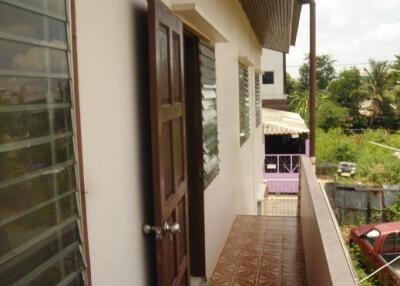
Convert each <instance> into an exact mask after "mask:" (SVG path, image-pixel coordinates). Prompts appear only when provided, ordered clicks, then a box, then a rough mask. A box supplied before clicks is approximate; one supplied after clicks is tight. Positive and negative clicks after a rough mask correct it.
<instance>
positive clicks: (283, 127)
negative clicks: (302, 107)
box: [262, 108, 309, 135]
mask: <svg viewBox="0 0 400 286" xmlns="http://www.w3.org/2000/svg"><path fill="white" fill-rule="evenodd" d="M262 122H263V129H264V134H266V135H284V134H302V133H308V132H309V130H308V128H307V125H306V123H305V122H304V120H303V118H301V116H300V115H299V114H297V113H295V112H289V111H281V110H275V109H270V108H263V110H262Z"/></svg>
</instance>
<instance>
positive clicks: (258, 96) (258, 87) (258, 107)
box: [254, 72, 262, 128]
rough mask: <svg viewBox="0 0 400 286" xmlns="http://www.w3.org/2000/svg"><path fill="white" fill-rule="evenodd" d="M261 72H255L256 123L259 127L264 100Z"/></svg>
mask: <svg viewBox="0 0 400 286" xmlns="http://www.w3.org/2000/svg"><path fill="white" fill-rule="evenodd" d="M260 78H261V77H260V73H259V72H255V73H254V97H255V103H254V104H255V117H256V120H255V123H256V128H258V127H259V126H260V124H261V122H262V100H261V83H260V81H261V79H260Z"/></svg>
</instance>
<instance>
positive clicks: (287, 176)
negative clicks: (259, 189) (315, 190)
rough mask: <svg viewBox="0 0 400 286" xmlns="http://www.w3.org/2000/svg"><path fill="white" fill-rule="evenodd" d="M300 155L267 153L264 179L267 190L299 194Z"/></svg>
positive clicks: (275, 192) (269, 191)
mask: <svg viewBox="0 0 400 286" xmlns="http://www.w3.org/2000/svg"><path fill="white" fill-rule="evenodd" d="M300 156H301V154H300V155H293V154H274V155H266V156H265V161H264V181H265V182H266V187H267V192H268V193H274V194H297V193H298V191H299V169H300V164H299V162H300Z"/></svg>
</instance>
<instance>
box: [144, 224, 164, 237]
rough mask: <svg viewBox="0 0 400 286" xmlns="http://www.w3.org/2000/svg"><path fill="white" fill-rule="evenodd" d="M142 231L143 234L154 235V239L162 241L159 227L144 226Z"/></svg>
mask: <svg viewBox="0 0 400 286" xmlns="http://www.w3.org/2000/svg"><path fill="white" fill-rule="evenodd" d="M142 230H143V233H145V234H151V233H155V234H156V239H162V230H161V227H159V226H154V225H148V224H144V225H143V227H142Z"/></svg>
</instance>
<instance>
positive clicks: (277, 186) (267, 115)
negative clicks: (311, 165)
mask: <svg viewBox="0 0 400 286" xmlns="http://www.w3.org/2000/svg"><path fill="white" fill-rule="evenodd" d="M263 126H264V136H265V160H264V183H265V185H266V188H265V194H268V193H273V194H296V193H297V192H298V189H299V162H300V156H302V155H306V156H309V140H308V133H309V130H308V128H307V126H306V124H305V122H304V120H303V119H302V118H301V116H300V115H299V114H297V113H294V112H287V111H280V110H275V109H268V108H264V109H263Z"/></svg>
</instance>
